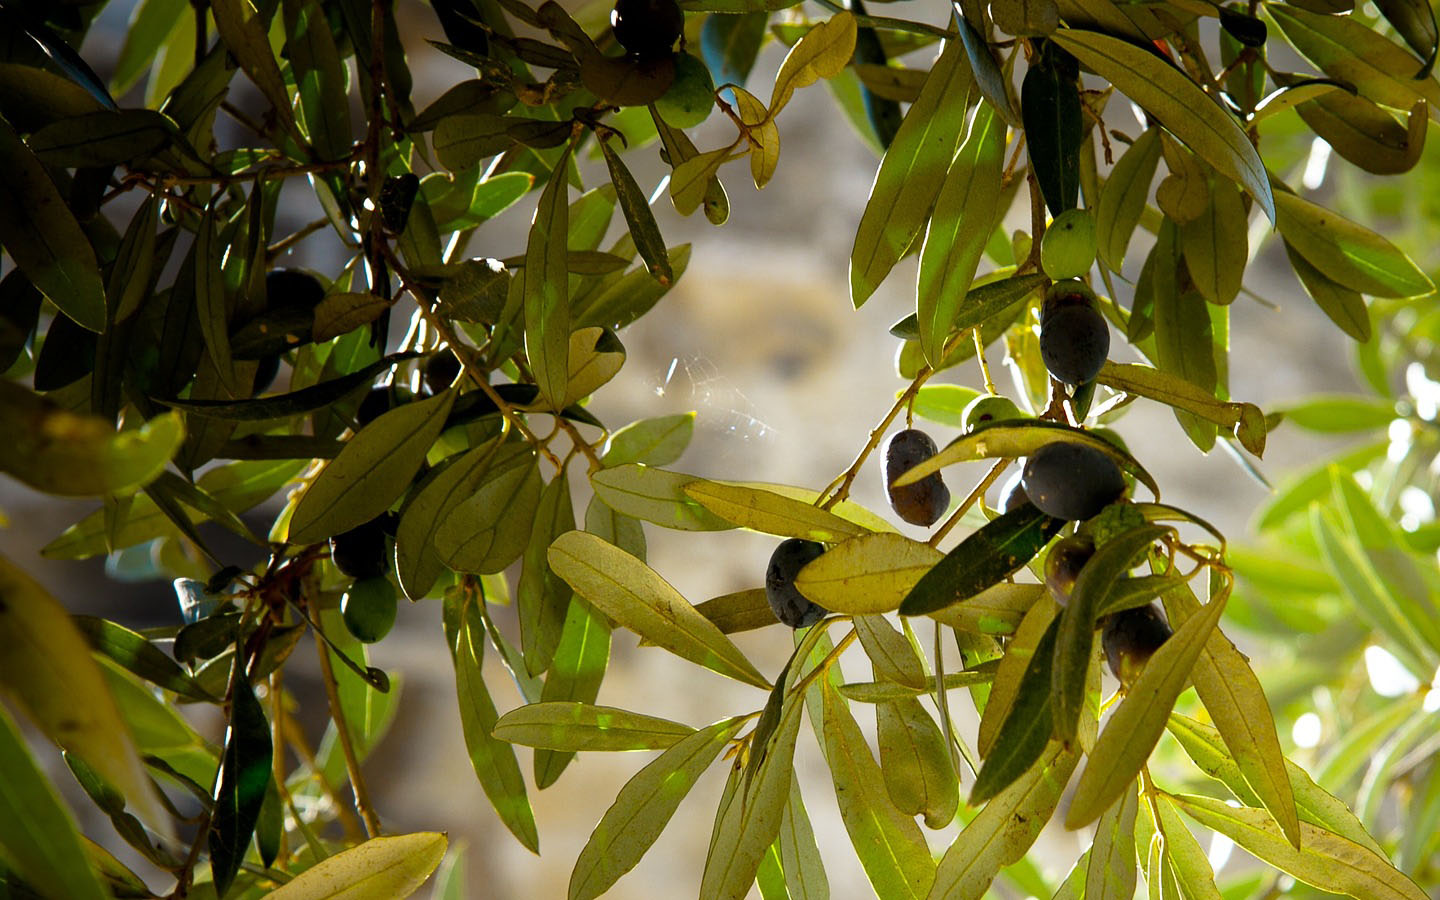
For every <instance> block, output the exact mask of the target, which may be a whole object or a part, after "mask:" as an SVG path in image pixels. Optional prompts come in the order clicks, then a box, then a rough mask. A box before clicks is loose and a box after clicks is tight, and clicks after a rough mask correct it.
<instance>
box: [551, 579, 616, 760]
mask: <svg viewBox="0 0 1440 900" xmlns="http://www.w3.org/2000/svg"><path fill="white" fill-rule="evenodd" d="M609 662H610V620H609V619H608V618H606V617H605V615H604V614H603V613H601V612H598V611H596V609H595V608H594V607H592V606H591V605H590V604H588V603H586V602H585V601H584V600H581V599H579V598H572V599H571V601H570V608H569V610H567V611H566V613H565V624H564V625H563V626H562V627H561V629H560V642H559V643H558V644H557V645H556V646H555V657H554V659H553V660H552V661H551V663H550V671H549V673H548V674H546V676H545V686H544V688H543V689H542V690H541V692H540V699H541V700H542V701H543V702H546V703H555V702H578V703H594V702H595V698H596V697H598V696H600V682H601V681H602V680H603V679H604V677H605V669H606V667H607V666H608V665H609ZM574 757H575V754H574V753H569V752H566V751H563V750H546V749H543V748H542V749H537V750H536V751H535V767H534V770H535V786H536V787H538V788H541V789H543V788H547V787H549V786H550V785H552V784H554V783H555V781H556V780H557V779H558V778H559V777H560V773H562V772H563V771H565V767H566V766H568V765H569V764H570V760H572V759H573V758H574Z"/></svg>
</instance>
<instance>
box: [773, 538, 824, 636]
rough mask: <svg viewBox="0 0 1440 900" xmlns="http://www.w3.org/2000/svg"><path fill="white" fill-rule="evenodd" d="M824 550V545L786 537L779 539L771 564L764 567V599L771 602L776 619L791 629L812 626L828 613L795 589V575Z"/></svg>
mask: <svg viewBox="0 0 1440 900" xmlns="http://www.w3.org/2000/svg"><path fill="white" fill-rule="evenodd" d="M824 552H825V545H823V544H819V543H816V542H815V541H806V540H801V539H800V538H789V539H787V540H784V541H781V542H780V546H778V547H776V548H775V552H774V553H771V554H770V565H769V566H767V567H766V569H765V599H766V600H769V601H770V610H771V611H772V612H774V613H775V618H777V619H779V620H780V621H781V622H784V623H785V624H786V625H789V626H790V627H791V628H804V627H806V626H807V625H814V624H815V623H816V622H818V621H820V620H821V619H823V618H824V617H825V613H827V612H829V610H827V609H825V608H824V607H821V606H817V605H816V604H815V603H812V602H811V601H810V598H808V597H806V596H805V595H804V594H802V593H800V591H798V590H796V588H795V576H796V575H799V574H800V570H801V569H803V568H805V565H806V564H807V563H809V562H810V561H811V560H814V559H816V558H818V557H819V556H820V555H821V554H822V553H824Z"/></svg>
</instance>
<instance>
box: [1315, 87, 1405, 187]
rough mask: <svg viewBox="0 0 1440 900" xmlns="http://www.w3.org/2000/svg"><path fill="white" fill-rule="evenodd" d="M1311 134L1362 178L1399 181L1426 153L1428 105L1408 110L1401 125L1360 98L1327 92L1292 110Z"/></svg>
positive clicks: (1383, 111)
mask: <svg viewBox="0 0 1440 900" xmlns="http://www.w3.org/2000/svg"><path fill="white" fill-rule="evenodd" d="M1295 111H1296V112H1297V113H1299V114H1300V118H1302V119H1304V120H1305V124H1306V125H1309V126H1310V130H1311V131H1313V132H1315V134H1316V135H1318V136H1319V137H1321V138H1323V139H1324V140H1325V142H1326V143H1327V144H1329V145H1330V146H1331V147H1333V148H1335V152H1336V153H1339V154H1340V156H1341V157H1343V158H1344V159H1345V160H1347V161H1348V162H1350V163H1351V164H1352V165H1355V166H1358V167H1359V168H1361V169H1363V170H1365V171H1366V172H1370V173H1373V174H1375V175H1399V174H1402V173H1404V172H1408V171H1410V170H1411V169H1413V168H1415V164H1416V163H1418V162H1419V161H1420V154H1421V153H1422V152H1423V151H1424V149H1425V132H1426V131H1427V129H1426V125H1427V124H1428V122H1429V117H1428V110H1427V104H1426V103H1425V101H1423V100H1422V101H1420V102H1419V103H1416V104H1415V105H1414V106H1413V107H1411V108H1410V113H1409V117H1408V118H1407V120H1406V123H1405V124H1403V125H1402V124H1401V123H1399V122H1397V121H1395V117H1394V116H1392V115H1391V114H1390V113H1388V112H1386V111H1385V110H1384V109H1381V108H1380V106H1379V105H1377V104H1375V103H1373V102H1371V101H1369V100H1367V99H1365V98H1364V97H1353V96H1351V95H1350V94H1347V93H1345V92H1344V91H1328V92H1326V93H1325V94H1322V95H1321V96H1319V97H1316V98H1315V99H1314V100H1307V101H1306V102H1304V103H1301V104H1299V105H1298V106H1296V107H1295Z"/></svg>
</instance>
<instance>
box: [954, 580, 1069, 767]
mask: <svg viewBox="0 0 1440 900" xmlns="http://www.w3.org/2000/svg"><path fill="white" fill-rule="evenodd" d="M997 587H998V585H997ZM1036 587H1039V588H1040V589H1041V591H1042V595H1041V596H1040V597H1039V598H1037V599H1036V600H1035V602H1034V603H1033V604H1031V606H1030V608H1029V609H1027V610H1026V611H1025V613H1024V618H1022V619H1020V623H1019V625H1017V626H1016V627H1015V628H1014V631H1013V633H1012V634H1011V636H1010V640H1009V642H1007V643H1006V645H1005V655H1004V656H1001V657H1000V659H999V661H998V663H997V664H996V666H995V679H994V681H993V683H992V684H991V686H990V697H989V699H988V700H987V701H986V703H985V710H984V712H983V714H982V715H981V716H980V729H979V732H978V733H977V734H976V737H975V749H976V751H977V752H979V754H980V756H982V757H987V756H989V755H990V751H991V750H992V749H993V748H994V747H995V737H996V735H997V734H999V732H1000V727H1001V726H1002V725H1004V724H1005V722H1006V720H1007V719H1008V718H1009V715H1010V707H1011V706H1013V705H1014V703H1015V698H1016V697H1017V696H1018V695H1019V692H1020V685H1021V682H1022V681H1023V680H1024V678H1025V673H1026V671H1028V670H1029V668H1030V660H1031V657H1033V656H1034V655H1035V647H1036V645H1037V644H1039V643H1040V641H1041V640H1042V639H1044V638H1045V636H1046V635H1047V634H1048V633H1050V632H1051V631H1052V629H1051V627H1050V623H1051V622H1053V621H1054V620H1055V617H1056V616H1057V615H1058V614H1059V612H1060V607H1059V606H1058V605H1057V604H1056V603H1054V602H1053V601H1052V600H1051V599H1050V598H1049V596H1048V591H1047V590H1046V588H1045V587H1044V585H1036ZM1057 627H1058V626H1057ZM1054 644H1055V640H1054V637H1051V638H1050V646H1051V648H1052V650H1053V648H1054ZM1037 677H1038V673H1037ZM1047 685H1048V682H1047ZM1046 690H1047V691H1048V690H1049V688H1048V686H1047V687H1046Z"/></svg>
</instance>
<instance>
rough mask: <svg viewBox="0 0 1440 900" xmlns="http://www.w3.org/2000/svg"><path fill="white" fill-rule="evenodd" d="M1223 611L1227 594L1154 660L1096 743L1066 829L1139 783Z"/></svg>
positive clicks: (1163, 646)
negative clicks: (1176, 700) (1140, 774)
mask: <svg viewBox="0 0 1440 900" xmlns="http://www.w3.org/2000/svg"><path fill="white" fill-rule="evenodd" d="M1224 611H1225V595H1224V594H1221V595H1218V596H1216V597H1215V598H1214V599H1212V600H1211V601H1210V602H1209V603H1207V604H1205V606H1204V607H1202V608H1201V611H1200V612H1199V613H1198V614H1196V615H1194V616H1191V617H1190V619H1188V620H1187V621H1186V622H1185V624H1183V625H1181V626H1180V627H1179V628H1178V629H1177V630H1176V631H1175V633H1174V634H1173V635H1171V636H1170V638H1169V639H1168V640H1166V641H1165V643H1163V644H1161V645H1160V648H1159V649H1158V650H1156V651H1155V653H1154V655H1153V656H1151V657H1150V661H1149V662H1147V663H1146V664H1145V668H1144V669H1143V670H1141V672H1140V677H1139V678H1137V679H1135V683H1134V684H1133V685H1131V686H1130V689H1129V691H1128V692H1127V693H1126V695H1125V699H1124V700H1122V701H1121V702H1120V706H1119V708H1117V709H1116V710H1115V712H1114V714H1113V715H1111V717H1110V721H1109V723H1108V724H1107V725H1106V726H1105V730H1104V731H1102V732H1101V733H1100V739H1099V740H1098V741H1096V742H1095V749H1094V750H1093V751H1092V752H1091V753H1090V761H1089V763H1088V764H1087V765H1086V767H1085V771H1084V772H1083V773H1082V774H1081V776H1080V782H1079V784H1078V785H1076V787H1075V798H1074V799H1073V800H1072V801H1071V804H1070V810H1069V812H1067V813H1066V814H1065V827H1066V828H1070V829H1075V828H1081V827H1084V826H1085V825H1088V824H1089V823H1091V822H1093V821H1095V819H1096V818H1098V817H1099V816H1100V814H1101V813H1102V812H1104V811H1105V809H1106V808H1108V807H1109V806H1110V804H1112V803H1114V802H1115V801H1116V800H1117V799H1118V798H1119V797H1120V794H1121V793H1123V792H1124V790H1125V786H1126V785H1128V784H1130V783H1131V782H1132V781H1133V780H1134V779H1135V776H1136V775H1137V774H1138V773H1139V772H1140V767H1141V766H1143V765H1145V761H1146V760H1147V759H1148V758H1149V757H1150V751H1151V750H1153V749H1154V747H1155V743H1156V742H1157V741H1158V740H1159V739H1160V734H1161V732H1163V731H1164V730H1165V723H1166V721H1167V720H1168V718H1169V715H1170V708H1171V707H1172V706H1174V705H1175V699H1176V698H1177V697H1179V696H1180V692H1181V691H1182V690H1184V689H1185V685H1186V684H1187V683H1188V682H1189V680H1190V670H1191V669H1193V668H1194V666H1195V661H1196V659H1198V658H1199V656H1200V651H1201V650H1202V649H1203V648H1204V646H1205V644H1206V642H1207V641H1208V640H1209V638H1210V634H1211V632H1212V631H1214V630H1215V625H1216V623H1217V622H1219V621H1220V614H1221V613H1222V612H1224ZM1266 816H1267V818H1268V817H1269V814H1268V813H1267V814H1266Z"/></svg>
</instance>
